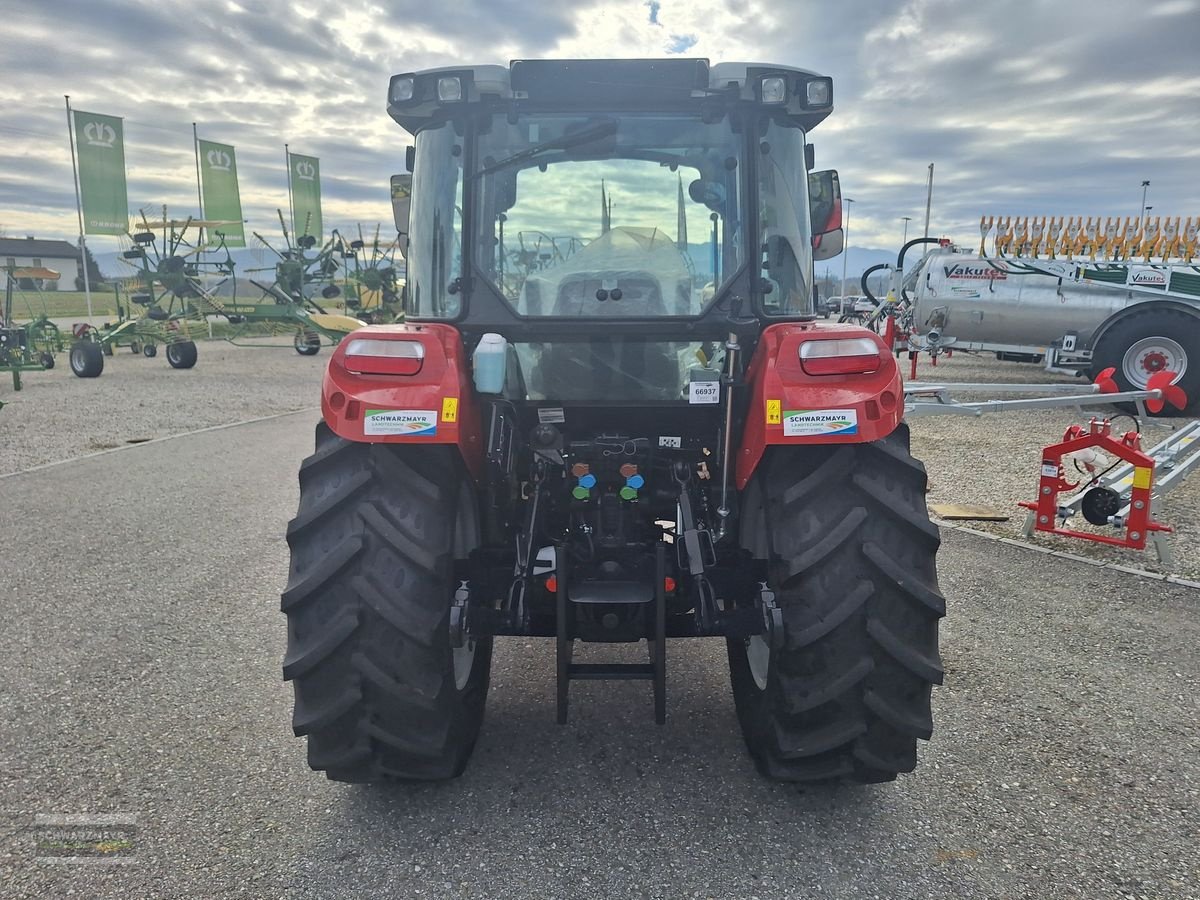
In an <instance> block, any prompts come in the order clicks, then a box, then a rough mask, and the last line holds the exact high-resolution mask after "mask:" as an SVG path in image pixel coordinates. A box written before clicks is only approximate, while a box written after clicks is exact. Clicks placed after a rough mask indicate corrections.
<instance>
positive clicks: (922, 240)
mask: <svg viewBox="0 0 1200 900" xmlns="http://www.w3.org/2000/svg"><path fill="white" fill-rule="evenodd" d="M941 242H942V239H941V238H928V237H919V238H913V239H912V240H911V241H909V242H908V243H907V244H905V245H904V246H903V247H901V248H900V253H899V254H898V255H897V256H896V271H897V272H899V273H900V275H901V278H900V299H901V300H905V301H907V300H908V291H906V290H905V289H904V278H903V276H904V255H905V254H906V253H908V250H909V248H910V247H915V246H917V244H940V243H941Z"/></svg>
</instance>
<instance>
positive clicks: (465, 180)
mask: <svg viewBox="0 0 1200 900" xmlns="http://www.w3.org/2000/svg"><path fill="white" fill-rule="evenodd" d="M832 100H833V96H832V82H831V80H830V79H829V78H826V77H823V76H819V75H816V74H814V73H812V72H807V71H804V70H800V69H791V68H784V67H779V66H774V67H763V66H754V65H749V64H741V63H727V64H721V65H716V66H710V65H709V63H708V62H707V61H706V60H687V59H678V60H676V59H671V60H563V61H555V60H519V61H516V62H513V63H512V64H511V65H510V66H509V67H501V66H481V67H476V68H472V69H437V70H433V71H427V72H417V73H410V74H403V75H398V76H396V77H394V78H393V79H392V81H391V85H390V90H389V103H388V112H389V113H390V115H391V116H392V117H393V118H394V119H395V120H396V121H397V122H399V123H400V124H401V125H402V126H403V127H405V128H406V129H408V130H409V131H410V132H411V133H412V134H413V135H414V138H415V140H414V147H413V148H412V150H411V151H410V153H409V157H408V160H409V170H410V172H411V175H405V176H397V177H398V178H399V179H400V180H401V181H402V182H403V184H402V185H401V191H402V193H403V194H405V195H409V196H410V200H408V201H407V202H406V203H404V204H402V205H401V208H400V210H399V212H400V218H399V219H398V221H397V227H398V228H399V230H400V231H401V232H402V233H403V234H405V235H407V239H408V244H407V262H408V278H409V281H408V296H407V308H406V312H407V315H408V317H409V318H410V319H413V320H442V321H449V322H454V323H456V324H458V325H459V326H460V328H461V329H462V330H463V332H464V335H467V336H468V340H470V335H472V334H480V333H482V332H484V331H493V332H498V333H500V334H502V335H504V336H505V337H506V338H507V339H508V340H510V341H512V342H514V344H516V345H517V346H518V350H520V345H521V343H522V342H526V341H528V340H532V339H534V338H537V337H544V336H549V335H552V334H553V335H555V336H557V337H558V338H559V340H562V339H563V335H564V333H566V334H568V335H569V334H570V332H571V331H572V330H575V329H576V327H584V325H585V323H587V326H586V327H588V328H592V327H594V326H600V323H603V324H602V326H600V327H603V328H604V329H605V330H606V333H607V334H608V335H609V336H611V337H613V338H618V337H626V338H628V337H636V338H637V339H638V340H643V341H650V340H654V339H656V338H657V339H663V338H668V337H673V338H678V337H679V336H680V335H681V333H684V332H686V333H687V334H689V335H694V336H695V337H696V338H697V340H695V341H693V342H692V343H695V344H697V345H699V344H700V342H701V341H702V340H703V339H704V338H705V337H708V338H709V339H714V338H715V339H723V338H724V337H725V335H726V334H727V333H728V332H729V326H730V320H731V319H734V320H745V319H747V318H753V319H755V320H756V321H757V320H760V319H761V320H763V321H764V323H765V322H767V321H770V320H781V321H783V320H788V319H793V320H794V319H795V318H797V317H800V316H808V315H811V314H812V312H813V301H812V263H813V259H814V256H815V257H816V258H827V257H828V256H831V255H834V254H835V253H837V252H839V251H840V237H841V233H840V230H839V224H840V219H839V216H838V214H837V210H838V209H839V208H840V204H839V203H837V202H834V198H833V194H834V193H835V192H836V190H837V187H836V175H835V173H833V172H825V173H810V171H809V170H810V169H811V163H812V146H811V145H810V144H808V143H807V142H806V133H807V131H808V130H809V129H811V128H813V127H815V126H816V125H817V124H818V123H819V122H820V121H821V120H822V119H824V118H825V117H826V116H828V115H829V113H830V111H831V109H832ZM810 182H812V183H813V187H812V188H811V189H810ZM814 202H815V203H816V204H817V206H818V207H819V209H818V212H817V214H818V216H819V222H818V225H817V227H816V229H815V230H814V227H813V225H812V221H813V216H812V213H811V212H810V204H811V203H814ZM685 322H686V325H685V324H684V323H685ZM742 324H743V326H744V325H745V322H744V321H743V322H742ZM756 328H757V326H756ZM673 352H674V351H671V353H673ZM532 356H533V353H532V352H529V351H527V352H524V353H523V354H522V355H521V362H522V369H523V370H524V368H525V366H526V364H527V363H529V362H530V361H531V357H532ZM685 374H686V373H681V379H683V378H684V377H685ZM530 380H531V379H530ZM678 387H679V388H680V390H679V391H677V392H676V393H677V395H678V396H677V397H676V399H678V398H679V397H680V396H682V393H683V390H682V389H683V387H684V385H683V384H680V385H678Z"/></svg>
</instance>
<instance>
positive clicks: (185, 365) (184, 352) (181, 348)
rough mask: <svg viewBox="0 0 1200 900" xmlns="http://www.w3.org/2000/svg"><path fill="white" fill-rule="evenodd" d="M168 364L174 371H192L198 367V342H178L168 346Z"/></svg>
mask: <svg viewBox="0 0 1200 900" xmlns="http://www.w3.org/2000/svg"><path fill="white" fill-rule="evenodd" d="M167 363H168V364H169V365H170V366H171V368H172V369H190V368H191V367H192V366H194V365H196V342H195V341H177V342H176V343H174V344H167Z"/></svg>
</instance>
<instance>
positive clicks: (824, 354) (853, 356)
mask: <svg viewBox="0 0 1200 900" xmlns="http://www.w3.org/2000/svg"><path fill="white" fill-rule="evenodd" d="M879 365H880V357H879V345H878V344H876V343H875V342H874V341H873V340H871V339H870V338H840V339H838V340H832V341H805V342H804V343H802V344H801V345H800V368H802V369H804V371H805V372H806V373H808V374H809V375H867V374H870V373H871V372H874V371H875V370H876V369H878V368H879Z"/></svg>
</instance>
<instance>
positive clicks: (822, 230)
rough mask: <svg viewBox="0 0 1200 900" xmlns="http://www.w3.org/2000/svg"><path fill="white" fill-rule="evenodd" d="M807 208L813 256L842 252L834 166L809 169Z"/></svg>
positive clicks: (839, 189) (839, 192) (838, 184)
mask: <svg viewBox="0 0 1200 900" xmlns="http://www.w3.org/2000/svg"><path fill="white" fill-rule="evenodd" d="M808 211H809V217H810V221H811V222H812V233H813V239H812V244H813V260H814V261H818V260H822V259H829V258H830V257H833V256H837V255H838V254H839V253H841V252H842V245H843V243H844V241H845V234H844V233H843V232H842V185H841V182H840V181H839V180H838V173H837V171H836V170H835V169H825V170H824V171H821V172H809V173H808Z"/></svg>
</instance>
